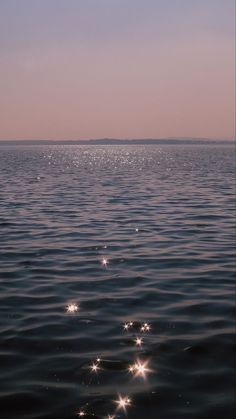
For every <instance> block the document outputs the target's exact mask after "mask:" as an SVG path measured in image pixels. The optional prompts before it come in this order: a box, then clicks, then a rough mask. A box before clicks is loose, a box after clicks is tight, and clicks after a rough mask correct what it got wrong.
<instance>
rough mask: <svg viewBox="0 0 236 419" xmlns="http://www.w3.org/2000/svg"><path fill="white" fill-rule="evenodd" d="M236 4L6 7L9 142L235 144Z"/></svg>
mask: <svg viewBox="0 0 236 419" xmlns="http://www.w3.org/2000/svg"><path fill="white" fill-rule="evenodd" d="M234 8H235V2H234V0H40V1H39V0H0V139H2V140H6V139H90V138H125V139H126V138H168V137H204V138H221V139H232V138H234V130H235V120H234V106H235V86H234V83H235V82H234V71H235V54H234V51H235V49H234V44H235V20H234V16H235V13H234Z"/></svg>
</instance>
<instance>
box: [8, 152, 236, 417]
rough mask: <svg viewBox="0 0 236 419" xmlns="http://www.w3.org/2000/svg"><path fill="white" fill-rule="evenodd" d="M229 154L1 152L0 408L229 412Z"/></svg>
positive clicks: (120, 413)
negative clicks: (145, 327) (144, 328)
mask: <svg viewBox="0 0 236 419" xmlns="http://www.w3.org/2000/svg"><path fill="white" fill-rule="evenodd" d="M234 164H235V157H234V148H233V146H230V145H228V146H215V145H214V146H199V145H189V146H184V147H183V146H181V145H176V146H167V145H166V146H158V145H156V146H135V145H133V146H123V145H122V146H76V145H73V146H63V145H61V146H57V145H54V146H18V147H17V146H11V147H10V146H2V147H0V264H1V268H0V295H1V305H0V310H1V315H0V343H1V345H0V368H1V369H0V371H1V373H0V416H1V418H4V419H23V418H24V419H54V418H55V419H73V418H76V417H82V416H83V417H84V418H95V419H96V418H106V417H109V416H108V414H110V415H115V418H124V417H127V418H130V419H134V418H135V419H144V418H150V419H156V418H158V419H185V418H186V419H189V418H190V419H192V418H194V419H195V418H201V419H208V418H210V419H211V418H212V419H213V418H214V419H216V418H222V417H227V419H230V418H233V417H234V414H235V397H234V396H235V362H234V352H235V347H236V343H235V320H234V319H235V317H234V315H235V285H234V280H235V258H234V252H235V209H234V208H235V204H234V202H235V201H234V195H235V179H234ZM70 304H74V306H72V311H73V307H74V308H75V307H78V310H77V311H75V310H74V313H73V312H72V313H70V312H68V310H67V308H68V305H70ZM129 322H131V324H130V323H129ZM132 323H133V324H132ZM144 323H148V325H150V330H141V328H142V326H143V324H144ZM125 324H127V325H128V326H127V330H126V329H125V328H124V325H125ZM137 337H141V339H142V342H141V345H138V344H136V343H137V342H135V339H136V338H137ZM98 357H99V358H101V360H100V361H97V358H98ZM137 363H139V366H140V365H142V366H143V368H144V369H143V370H140V371H139V370H138V368H137ZM94 365H95V369H94V370H93V368H91V367H92V366H94ZM135 365H136V367H135ZM130 366H131V367H132V366H133V370H132V368H130ZM119 397H120V398H123V402H122V400H121V399H120V403H119V402H118V403H117V402H116V401H119ZM122 403H123V407H124V408H125V410H126V411H125V410H124V409H123V407H122ZM111 417H112V416H111Z"/></svg>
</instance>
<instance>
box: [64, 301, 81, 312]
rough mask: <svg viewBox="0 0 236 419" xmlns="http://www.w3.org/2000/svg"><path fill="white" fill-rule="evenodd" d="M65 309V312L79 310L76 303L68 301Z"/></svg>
mask: <svg viewBox="0 0 236 419" xmlns="http://www.w3.org/2000/svg"><path fill="white" fill-rule="evenodd" d="M66 311H67V313H72V314H73V313H76V312H77V311H79V306H78V304H75V303H70V304H68V305H67V306H66Z"/></svg>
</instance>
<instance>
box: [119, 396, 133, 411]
mask: <svg viewBox="0 0 236 419" xmlns="http://www.w3.org/2000/svg"><path fill="white" fill-rule="evenodd" d="M116 403H117V405H118V406H117V409H118V410H120V409H123V410H124V411H126V408H127V407H128V406H130V404H131V400H130V398H129V397H128V396H126V397H121V396H119V399H118V400H116Z"/></svg>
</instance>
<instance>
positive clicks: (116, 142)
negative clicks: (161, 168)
mask: <svg viewBox="0 0 236 419" xmlns="http://www.w3.org/2000/svg"><path fill="white" fill-rule="evenodd" d="M156 144H157V145H165V144H169V145H171V144H173V145H191V144H196V145H217V144H220V145H227V144H235V140H221V139H216V140H212V139H206V138H183V139H178V138H176V139H175V138H166V139H165V138H160V139H133V140H132V139H131V140H125V139H109V138H103V139H95V140H0V146H4V145H156Z"/></svg>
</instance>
